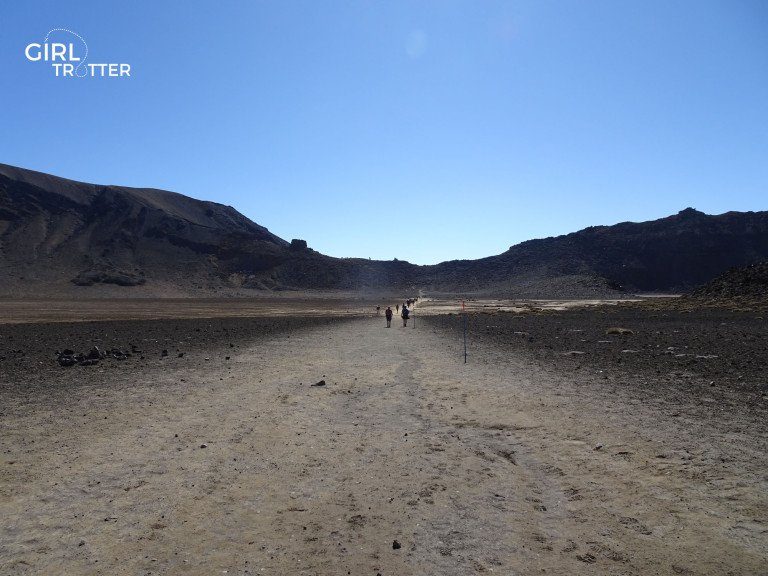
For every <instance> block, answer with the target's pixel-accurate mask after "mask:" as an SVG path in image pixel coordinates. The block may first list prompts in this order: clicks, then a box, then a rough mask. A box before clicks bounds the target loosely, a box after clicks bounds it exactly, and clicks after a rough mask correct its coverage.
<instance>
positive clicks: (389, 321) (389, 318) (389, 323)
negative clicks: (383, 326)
mask: <svg viewBox="0 0 768 576" xmlns="http://www.w3.org/2000/svg"><path fill="white" fill-rule="evenodd" d="M384 316H386V317H387V328H390V327H391V326H392V308H390V307H389V306H387V309H386V310H384Z"/></svg>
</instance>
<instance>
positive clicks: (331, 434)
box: [0, 317, 768, 576]
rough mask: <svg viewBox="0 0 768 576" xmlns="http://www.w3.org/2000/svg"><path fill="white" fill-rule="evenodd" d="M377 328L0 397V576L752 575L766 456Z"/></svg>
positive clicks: (501, 363)
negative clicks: (32, 398)
mask: <svg viewBox="0 0 768 576" xmlns="http://www.w3.org/2000/svg"><path fill="white" fill-rule="evenodd" d="M383 323H384V319H383V317H381V318H375V319H360V320H351V321H347V322H342V323H339V324H338V325H335V326H332V327H323V328H312V329H306V330H298V331H295V332H292V333H290V334H285V335H282V336H279V337H276V338H273V339H271V340H268V341H265V342H263V343H259V344H258V345H256V346H254V347H252V348H250V349H248V350H245V351H237V352H229V351H228V350H224V349H222V350H221V351H218V352H215V353H213V352H212V353H211V355H210V360H207V361H206V360H205V359H204V358H202V357H199V358H188V357H187V358H184V359H166V360H164V361H160V360H158V365H157V367H156V368H154V369H153V370H151V371H148V372H146V373H142V374H138V375H137V376H136V377H135V378H129V377H127V376H120V375H117V376H115V375H114V374H111V373H110V372H109V370H104V371H102V372H96V373H97V374H99V375H100V376H99V378H100V379H101V380H100V381H96V382H94V383H92V384H89V385H87V386H81V387H78V388H75V389H72V390H68V391H66V393H61V394H59V395H54V396H52V397H49V398H46V399H40V401H39V402H29V401H28V400H24V399H23V398H21V397H18V398H7V399H5V400H4V403H3V405H2V406H0V407H1V408H2V413H3V418H2V422H1V424H0V450H1V453H0V518H2V522H1V523H0V543H2V546H0V574H3V575H5V574H9V575H10V574H13V575H16V574H110V575H113V574H131V575H134V574H201V575H202V574H205V575H208V574H222V573H228V574H275V575H283V574H307V575H315V574H319V575H326V574H354V575H366V574H370V575H371V576H375V575H376V574H381V575H382V576H387V575H399V576H404V575H409V574H414V575H415V574H423V575H435V574H440V575H465V574H473V573H483V572H489V573H490V572H492V573H497V574H505V575H509V574H534V573H536V574H540V573H545V572H546V573H548V574H614V575H615V574H760V573H761V571H762V570H763V569H764V567H765V565H766V562H767V561H768V535H767V533H766V530H767V529H768V524H766V522H767V521H768V519H767V518H766V511H767V510H768V505H767V500H768V497H766V490H765V487H766V478H765V465H766V460H765V455H766V452H765V445H764V440H763V441H762V444H760V443H759V442H757V443H754V442H752V443H751V444H750V442H751V441H752V440H754V439H752V438H750V437H749V431H748V430H742V431H741V435H740V436H739V434H737V433H736V432H734V435H733V436H732V437H728V438H722V437H720V438H719V439H718V438H709V437H708V436H707V432H706V427H703V426H700V427H698V428H697V427H694V426H688V427H686V426H678V427H675V426H676V425H674V426H673V425H672V424H668V422H667V421H666V419H665V418H664V417H663V416H659V413H658V410H657V408H658V407H653V406H650V407H645V406H638V405H630V406H626V405H620V404H619V403H620V401H621V399H620V398H618V399H615V400H610V399H607V398H605V397H604V396H599V395H593V394H592V393H591V392H590V391H589V390H585V389H581V388H579V386H578V383H577V382H576V381H575V380H573V379H570V380H567V379H565V378H563V379H558V378H556V377H553V376H552V375H551V374H550V373H547V372H544V371H542V370H540V369H539V368H537V367H536V366H535V365H533V364H531V363H528V362H527V361H525V360H524V359H523V358H521V357H512V356H509V355H501V354H499V353H497V352H494V351H493V350H487V351H478V350H475V351H474V353H473V356H472V357H471V362H470V364H468V365H466V366H465V365H463V364H461V359H460V349H459V342H456V341H453V340H450V339H447V338H446V337H445V336H444V335H443V334H438V333H436V332H433V331H432V330H431V329H429V328H427V327H426V325H423V324H422V325H420V326H419V327H418V328H417V329H415V330H414V329H411V327H410V326H409V327H408V328H407V329H404V328H402V327H401V326H399V325H397V324H398V323H396V322H395V323H393V327H392V328H391V329H389V330H388V329H386V328H384V327H383ZM225 353H226V354H231V355H232V358H231V360H229V361H227V360H225V359H224V354H225ZM76 369H77V368H76ZM321 379H324V380H325V381H326V383H327V384H326V386H323V387H313V386H310V384H313V383H315V382H317V381H319V380H321ZM97 380H98V379H97ZM598 442H601V443H603V444H604V447H603V448H601V449H600V450H595V449H594V447H595V445H596V443H598ZM203 445H205V447H202V446H203ZM683 445H684V446H685V447H686V449H687V451H686V452H683V451H682V449H681V448H679V447H680V446H683ZM731 445H733V446H738V447H739V449H738V450H735V451H734V452H733V453H732V454H730V455H729V456H728V458H729V460H727V461H726V460H723V458H724V457H725V453H724V452H723V451H724V450H726V449H727V448H728V446H731ZM663 451H666V455H665V456H664V458H661V459H659V458H657V456H658V455H659V453H660V452H663ZM718 458H720V460H723V461H722V462H718V461H717V459H718ZM691 466H692V467H693V468H691ZM395 540H397V541H398V542H399V543H400V544H401V546H402V547H401V548H400V549H393V541H395Z"/></svg>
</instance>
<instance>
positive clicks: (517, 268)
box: [431, 208, 768, 292]
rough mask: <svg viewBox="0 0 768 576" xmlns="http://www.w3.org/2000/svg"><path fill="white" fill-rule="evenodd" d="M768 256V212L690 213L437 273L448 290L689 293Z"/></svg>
mask: <svg viewBox="0 0 768 576" xmlns="http://www.w3.org/2000/svg"><path fill="white" fill-rule="evenodd" d="M766 258H768V212H728V213H726V214H722V215H719V216H709V215H707V214H704V213H702V212H699V211H697V210H694V209H692V208H687V209H685V210H683V211H682V212H679V213H678V214H675V215H674V216H669V217H667V218H662V219H659V220H654V221H651V222H640V223H634V222H624V223H621V224H616V225H614V226H592V227H590V228H586V229H584V230H581V231H579V232H574V233H572V234H567V235H564V236H557V237H554V238H545V239H541V240H530V241H527V242H523V243H521V244H517V245H515V246H512V247H511V248H510V249H509V250H507V251H506V252H504V253H503V254H500V255H498V256H491V257H489V258H483V259H480V260H467V261H455V262H443V263H442V264H438V265H437V266H435V267H434V268H433V270H432V272H431V273H432V277H433V278H435V279H437V282H438V283H439V284H441V285H442V286H443V287H444V288H445V287H447V288H449V289H458V288H460V287H467V286H474V287H475V288H477V289H485V290H488V289H492V288H496V289H497V290H499V291H505V290H506V291H510V290H511V291H516V290H518V289H524V288H525V286H526V285H537V286H538V285H541V284H542V283H544V282H547V281H548V280H552V279H554V280H556V281H557V282H558V283H564V282H565V283H569V284H572V285H582V286H583V287H584V288H585V289H592V290H595V291H596V292H599V291H603V290H605V289H615V290H620V291H631V292H684V291H687V290H688V289H690V288H693V287H695V286H697V285H700V284H702V283H704V282H707V281H708V280H711V279H712V278H714V277H715V276H717V275H718V274H721V273H723V272H724V271H725V270H727V269H728V268H731V267H733V266H743V265H746V264H748V263H750V262H754V261H757V260H761V259H766Z"/></svg>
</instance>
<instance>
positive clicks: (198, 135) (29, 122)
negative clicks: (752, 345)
mask: <svg viewBox="0 0 768 576" xmlns="http://www.w3.org/2000/svg"><path fill="white" fill-rule="evenodd" d="M0 26H1V27H2V31H3V32H2V35H0V126H2V134H1V135H0V162H4V163H8V164H14V165H19V166H23V167H27V168H32V169H36V170H41V171H44V172H51V173H54V174H57V175H60V176H65V177H68V178H73V179H77V180H84V181H87V182H95V183H101V184H109V183H111V184H123V185H128V186H147V187H156V188H164V189H168V190H174V191H177V192H181V193H183V194H187V195H189V196H193V197H195V198H201V199H207V200H213V201H216V202H221V203H224V204H229V205H232V206H234V207H235V208H237V209H238V210H239V211H241V212H242V213H244V214H245V215H246V216H248V217H249V218H251V219H252V220H254V221H256V222H258V223H259V224H262V225H264V226H266V227H268V228H269V229H270V230H271V231H273V232H274V233H276V234H278V235H279V236H281V237H283V238H285V239H288V240H290V239H291V238H304V239H306V240H307V241H308V242H309V245H310V246H311V247H313V248H315V249H317V250H320V251H322V252H324V253H327V254H330V255H333V256H360V257H373V258H379V259H391V258H393V257H397V258H400V259H406V260H409V261H411V262H415V263H420V264H425V263H433V262H438V261H441V260H446V259H454V258H477V257H482V256H488V255H491V254H497V253H500V252H503V251H504V250H506V249H507V248H508V247H509V246H510V245H511V244H515V243H517V242H520V241H522V240H527V239H530V238H536V237H545V236H551V235H557V234H563V233H567V232H572V231H575V230H578V229H581V228H583V227H585V226H589V225H594V224H613V223H616V222H620V221H626V220H633V221H640V220H648V219H653V218H658V217H662V216H666V215H668V214H671V213H675V212H678V211H679V210H681V209H683V208H685V207H687V206H693V207H695V208H698V209H699V210H702V211H705V212H708V213H721V212H725V211H728V210H765V209H768V2H766V1H764V0H755V1H751V2H750V1H746V0H723V1H719V2H712V1H706V0H691V1H684V0H675V1H668V0H663V1H649V0H620V1H617V0H605V1H599V0H583V1H578V2H576V1H559V2H549V1H544V0H533V1H526V2H518V1H512V0H510V1H504V2H494V1H485V0H467V1H451V0H434V1H416V0H410V1H391V0H387V1H384V0H379V1H374V0H368V1H363V0H361V1H346V2H342V1H331V0H329V1H320V0H307V1H303V2H296V1H287V0H271V1H267V0H260V1H259V0H238V1H234V0H216V1H213V0H211V1H206V2H201V1H198V2H193V1H189V0H185V1H183V2H182V1H178V2H171V1H167V2H166V1H162V2H161V1H144V2H140V1H132V2H104V1H98V2H97V1H62V0H56V1H48V2H40V1H36V0H25V1H4V2H3V3H2V5H1V6H0ZM52 28H67V29H70V30H72V31H74V32H77V33H78V34H80V35H81V36H82V37H83V39H84V40H85V41H86V42H87V44H88V47H89V57H88V62H91V63H101V62H114V63H129V64H130V65H131V76H130V77H123V78H56V77H55V76H54V75H53V69H52V67H51V66H50V63H43V62H30V61H28V60H27V59H26V58H25V56H24V50H25V47H26V46H27V44H29V43H31V42H42V40H43V39H44V38H45V35H46V33H47V32H48V31H49V30H50V29H52ZM56 34H58V36H57V35H56ZM51 41H61V42H67V43H68V42H74V43H75V50H81V44H80V43H79V40H78V39H77V38H76V37H74V36H72V35H69V34H67V33H63V32H58V33H54V35H53V36H52V38H51Z"/></svg>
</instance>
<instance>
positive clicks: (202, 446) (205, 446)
mask: <svg viewBox="0 0 768 576" xmlns="http://www.w3.org/2000/svg"><path fill="white" fill-rule="evenodd" d="M200 448H208V444H200Z"/></svg>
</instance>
